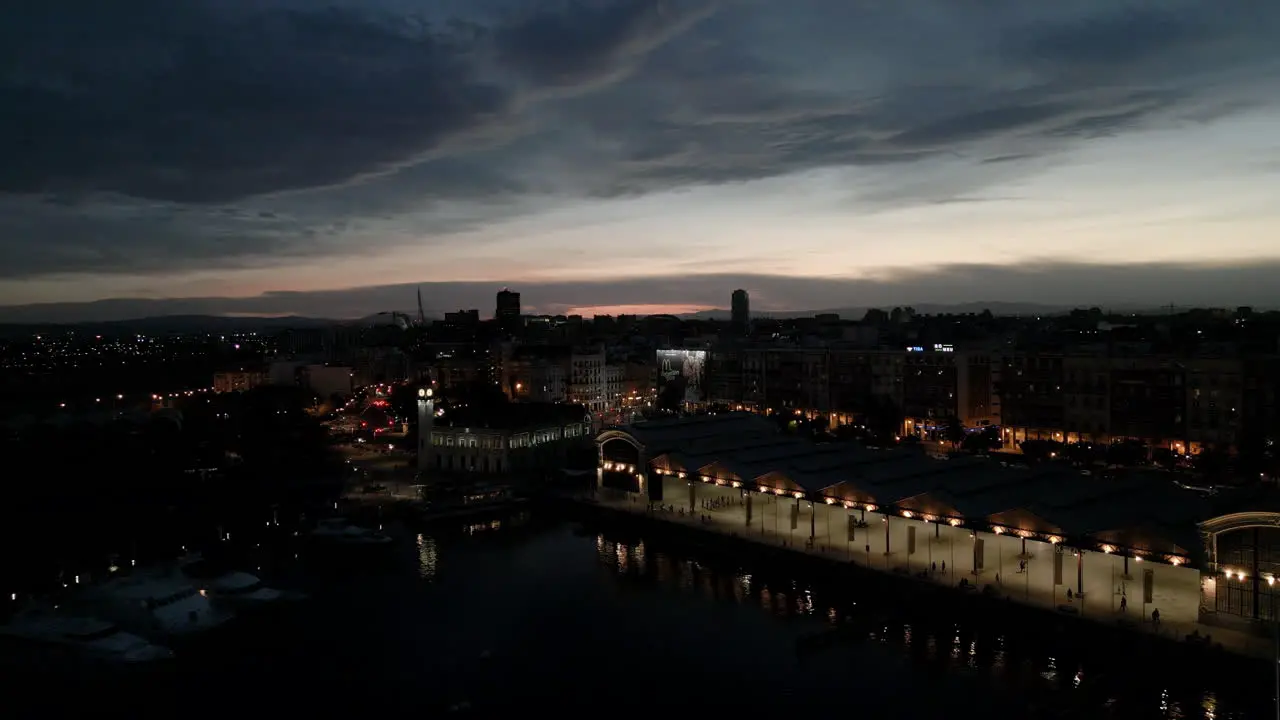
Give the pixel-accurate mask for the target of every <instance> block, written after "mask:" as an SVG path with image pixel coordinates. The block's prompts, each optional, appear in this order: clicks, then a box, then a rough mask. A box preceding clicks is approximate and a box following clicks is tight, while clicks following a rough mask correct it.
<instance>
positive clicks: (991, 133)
mask: <svg viewBox="0 0 1280 720" xmlns="http://www.w3.org/2000/svg"><path fill="white" fill-rule="evenodd" d="M334 2H336V3H337V4H336V5H332V6H331V5H330V4H326V3H310V2H304V1H302V0H259V1H256V2H249V1H248V0H186V1H184V2H176V1H161V0H134V1H133V2H127V3H110V2H93V1H90V0H51V1H49V2H36V3H18V4H16V5H15V6H14V8H13V9H11V10H8V11H7V12H6V15H5V21H4V22H3V23H0V153H2V154H3V157H4V158H5V161H4V162H3V163H0V203H2V204H3V208H4V209H5V210H6V212H4V213H3V214H0V276H4V277H10V278H13V277H25V276H33V275H40V274H48V273H56V272H73V271H98V272H123V271H131V272H155V271H161V270H164V269H184V268H190V267H194V266H200V267H236V266H239V265H242V264H245V263H257V262H261V261H262V260H263V259H264V258H267V259H270V258H291V257H295V256H298V255H302V254H305V253H308V252H309V253H312V254H338V253H343V252H348V253H349V252H354V251H358V250H359V249H361V247H362V244H364V243H368V242H375V240H371V239H370V238H371V237H372V236H373V234H372V233H369V232H362V230H363V229H365V228H367V227H368V226H369V225H371V224H373V225H378V224H380V223H381V224H389V223H395V222H399V223H401V227H399V228H398V229H397V231H396V232H387V233H383V235H384V236H387V237H398V238H430V237H431V236H432V235H433V234H435V233H439V232H441V231H442V230H448V229H454V228H457V227H466V226H469V225H473V224H481V223H483V222H484V221H485V220H486V219H487V218H493V217H499V216H502V215H504V214H511V213H516V212H522V211H525V210H527V209H528V207H529V206H530V205H531V204H532V203H534V202H535V201H534V200H530V198H535V199H536V198H544V197H548V196H554V197H556V198H561V199H563V198H565V197H570V198H580V197H600V196H616V195H622V194H632V193H647V192H653V191H657V190H667V189H670V188H672V187H677V186H682V185H695V184H706V183H729V182H737V181H744V180H753V179H759V178H767V177H773V176H778V175H783V174H787V173H794V172H799V171H806V170H811V169H816V168H827V167H844V166H855V167H856V166H866V167H874V168H876V169H877V170H882V171H884V172H889V171H890V170H891V169H892V168H894V167H895V166H897V167H901V168H902V169H903V172H904V173H917V174H918V173H920V172H921V171H919V170H918V169H917V165H916V164H917V163H924V162H929V161H930V160H937V159H940V158H945V159H948V161H950V160H954V159H956V158H960V159H964V160H966V161H968V162H970V163H971V165H972V166H973V168H974V170H973V172H972V173H970V174H964V173H953V174H951V175H949V176H948V178H947V180H946V181H945V182H943V181H941V180H938V181H932V182H913V183H897V184H895V183H892V182H886V184H885V186H884V188H882V189H881V190H880V191H879V192H874V191H869V192H867V193H865V194H863V195H862V196H860V197H861V202H863V203H864V204H868V205H877V204H884V203H885V202H890V201H891V202H892V203H894V204H908V203H912V202H920V203H930V202H947V201H951V200H952V199H953V198H956V197H966V196H968V195H969V194H971V193H973V192H974V191H976V190H981V189H982V185H983V184H984V183H993V182H996V181H1007V180H1008V179H1009V178H1010V177H1011V176H1012V175H1013V174H1014V173H1016V172H1032V171H1034V170H1035V169H1036V168H1039V167H1042V166H1043V163H1039V162H1037V160H1039V159H1041V158H1043V157H1045V156H1047V155H1052V154H1054V153H1057V152H1060V151H1062V150H1064V149H1069V148H1071V147H1073V145H1074V144H1076V143H1079V142H1082V141H1085V140H1087V139H1089V138H1092V137H1097V136H1101V135H1114V134H1119V133H1123V132H1127V131H1130V130H1133V129H1134V128H1139V127H1142V126H1144V125H1147V124H1153V123H1156V122H1160V121H1162V120H1165V119H1168V120H1169V121H1171V122H1172V121H1182V120H1184V119H1188V118H1189V119H1198V120H1200V121H1205V122H1207V121H1209V120H1211V119H1216V118H1219V117H1222V116H1223V115H1226V114H1229V113H1233V112H1238V111H1240V110H1241V109H1244V108H1248V107H1250V104H1251V103H1254V102H1257V101H1258V100H1257V98H1261V97H1266V92H1267V90H1268V89H1273V86H1274V85H1275V82H1274V77H1275V76H1274V74H1268V73H1267V72H1266V67H1265V63H1266V62H1268V61H1274V60H1275V59H1276V51H1275V46H1274V37H1275V35H1276V33H1277V30H1280V4H1278V3H1274V2H1262V1H1260V0H1258V1H1250V0H1242V1H1241V2H1237V3H1230V4H1225V5H1224V4H1222V3H1214V2H1211V0H1168V2H1162V3H1151V2H1147V1H1146V0H1077V1H1076V2H1072V3H1042V2H1033V3H1028V2H1025V1H1024V0H984V1H983V2H966V3H957V2H954V0H899V2H849V3H841V2H824V1H822V0H797V1H796V2H791V3H779V2H776V1H775V0H679V1H677V0H554V1H552V0H470V1H468V2H449V3H446V2H444V0H367V1H366V2H349V1H347V0H341V1H339V0H334ZM424 17H425V18H428V19H425V20H424V19H423V18H424ZM994 159H1000V160H1001V161H1002V162H999V163H998V164H999V165H1001V166H1005V168H1004V169H1002V170H1001V171H1000V172H999V173H996V172H994V171H990V170H983V169H982V168H983V167H988V168H990V167H991V166H993V165H995V164H997V163H994V162H993V160H994ZM984 160H985V161H986V164H985V165H984V164H983V163H984ZM6 193H7V194H8V196H7V197H6V196H5V194H6ZM891 195H892V196H893V197H890V196H891ZM458 205H465V207H464V208H463V209H461V210H460V209H458V208H457V207H455V206H458ZM379 227H380V225H379ZM387 242H389V241H387Z"/></svg>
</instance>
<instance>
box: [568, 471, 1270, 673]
mask: <svg viewBox="0 0 1280 720" xmlns="http://www.w3.org/2000/svg"><path fill="white" fill-rule="evenodd" d="M575 499H577V500H580V501H585V502H589V503H593V504H597V505H600V506H603V507H607V508H611V509H614V510H618V511H622V512H627V513H631V514H634V515H639V516H645V517H649V518H651V519H653V520H656V521H662V522H669V523H675V524H680V525H684V526H688V527H693V528H697V529H700V530H704V531H707V532H715V533H719V534H721V535H725V536H729V537H735V538H740V539H742V540H747V541H750V542H754V543H759V544H764V545H770V546H773V547H779V548H785V549H787V550H790V551H794V552H803V553H807V554H810V555H814V556H818V557H823V558H826V559H828V560H832V561H836V562H847V563H850V564H853V565H857V566H863V567H867V568H870V569H873V570H876V571H879V572H887V573H896V574H900V575H911V576H914V577H917V578H920V579H922V580H927V581H930V582H934V583H937V584H939V585H945V586H949V587H957V586H959V585H960V583H961V581H962V580H963V581H965V582H966V583H967V584H968V585H971V586H973V587H974V590H972V591H971V592H983V591H984V589H985V588H986V587H988V586H991V587H992V588H993V589H990V590H985V592H987V593H996V594H997V596H998V597H1002V598H1008V599H1010V600H1013V601H1015V602H1019V603H1022V604H1025V605H1030V606H1033V607H1038V608H1041V609H1043V610H1046V611H1050V612H1062V613H1069V614H1072V615H1078V616H1082V617H1084V618H1086V619H1089V620H1093V621H1095V622H1102V623H1114V624H1117V625H1122V626H1124V627H1126V628H1127V629H1131V630H1134V631H1139V632H1147V633H1152V634H1156V635H1160V636H1163V637H1166V638H1169V639H1172V640H1179V641H1181V640H1184V639H1185V638H1186V637H1187V636H1188V635H1191V634H1193V633H1198V634H1199V635H1200V636H1201V637H1204V636H1210V637H1211V638H1212V642H1213V644H1214V645H1221V646H1222V648H1223V649H1225V650H1228V651H1230V652H1233V653H1237V654H1241V655H1248V656H1252V657H1258V658H1267V659H1271V658H1273V656H1274V648H1273V644H1272V641H1271V640H1270V639H1268V638H1263V637H1258V636H1256V635H1252V634H1250V633H1248V632H1244V631H1240V630H1234V629H1230V628H1224V627H1219V626H1210V625H1206V624H1204V623H1201V622H1199V621H1198V620H1197V619H1195V618H1196V615H1195V612H1196V611H1195V609H1194V608H1181V607H1179V608H1174V607H1172V606H1166V607H1167V609H1166V610H1162V612H1161V614H1162V616H1163V617H1162V618H1161V622H1159V623H1154V622H1152V621H1151V618H1150V617H1149V616H1145V617H1144V615H1146V613H1144V608H1143V607H1142V605H1141V600H1140V598H1141V594H1142V588H1141V578H1140V577H1139V578H1137V579H1136V580H1135V579H1127V580H1126V579H1124V578H1123V577H1122V576H1120V575H1114V574H1113V576H1112V582H1110V583H1108V584H1107V585H1106V587H1108V592H1105V593H1089V594H1088V597H1078V596H1074V597H1073V598H1072V599H1071V600H1070V601H1068V600H1067V598H1066V597H1065V594H1064V593H1065V586H1058V587H1053V586H1052V585H1050V586H1049V587H1047V588H1046V587H1045V583H1044V582H1042V581H1041V579H1040V578H1033V577H1032V575H1033V574H1036V573H1039V574H1043V573H1044V572H1046V571H1047V572H1049V573H1050V574H1051V572H1052V571H1051V570H1050V569H1049V567H1048V566H1047V565H1046V564H1045V563H1044V562H1043V561H1042V562H1039V563H1036V562H1034V561H1032V562H1027V563H1025V564H1024V563H1022V562H1021V560H1020V557H1021V556H1020V555H1019V554H1018V553H1016V552H1014V551H1011V552H1009V553H1008V556H1007V557H1001V558H1000V559H999V560H998V561H997V564H996V567H995V569H994V571H993V572H984V573H982V574H981V575H980V576H977V577H975V576H974V575H973V574H972V573H970V572H968V571H967V568H968V567H969V566H970V564H971V559H970V557H969V555H967V554H966V553H970V552H971V549H970V548H969V547H967V546H966V545H965V544H964V543H962V542H960V541H957V539H956V538H954V537H950V536H951V535H957V534H958V533H960V532H963V533H964V534H965V536H966V537H968V531H963V530H961V529H958V528H950V527H944V528H941V529H939V530H938V531H937V534H936V535H932V536H929V535H928V534H927V533H920V534H919V536H918V537H917V546H916V552H915V553H914V554H912V555H906V554H905V552H903V551H902V550H901V549H899V550H898V551H897V552H894V553H889V552H886V550H887V548H886V544H885V543H886V541H885V539H884V531H883V530H882V528H883V525H881V524H880V523H881V520H880V518H879V517H872V516H871V515H868V516H867V524H866V526H864V527H860V528H857V529H854V530H853V533H852V538H850V537H849V532H848V531H847V530H845V528H843V527H832V523H831V520H830V517H831V514H830V513H828V514H827V517H826V519H825V521H824V518H823V517H822V515H823V513H818V514H817V517H811V513H813V512H814V511H813V510H808V511H807V512H803V513H800V515H801V517H799V518H797V520H798V522H797V527H796V528H795V529H792V528H791V511H790V510H789V508H788V506H787V504H786V503H779V502H768V501H767V500H768V499H767V498H766V499H765V501H763V502H756V503H754V507H753V512H752V515H753V520H752V522H751V523H750V524H749V525H748V523H747V513H746V507H745V505H744V504H742V503H740V502H738V501H737V499H736V498H734V497H733V496H732V495H731V494H730V493H727V492H726V493H724V494H723V495H722V496H720V497H716V496H715V495H712V496H711V497H708V498H706V499H707V500H708V501H709V504H708V505H706V506H702V507H700V508H698V509H697V510H696V511H695V512H689V510H688V507H687V503H685V507H683V508H678V507H676V506H674V505H671V504H670V501H668V504H667V505H666V506H665V507H654V506H650V504H649V503H648V501H647V499H645V498H644V497H643V496H641V495H638V494H634V493H625V492H621V491H617V490H610V489H607V488H603V489H601V490H600V491H599V492H598V493H597V494H595V495H594V496H592V495H586V496H580V497H577V498H575ZM700 502H701V501H700ZM836 524H837V525H842V524H843V522H837V523H836ZM811 530H812V533H813V538H812V540H810V532H811ZM945 531H952V532H950V533H947V532H945ZM1008 539H1009V540H1013V538H1008ZM903 545H905V542H903V543H901V544H899V545H897V546H896V547H898V548H901V547H902V546H903ZM1033 568H1036V570H1035V572H1034V573H1033ZM1095 571H1096V569H1095ZM1067 572H1068V573H1070V574H1072V575H1074V572H1075V571H1074V570H1073V569H1072V570H1067ZM1131 572H1132V571H1131ZM997 577H998V578H999V581H998V582H997V580H996V578H997ZM1050 582H1051V581H1050ZM1097 585H1101V582H1099V583H1097ZM1097 585H1095V586H1097ZM1126 586H1127V587H1126ZM1121 588H1123V589H1125V590H1126V591H1127V596H1128V598H1129V599H1128V606H1127V608H1125V609H1124V610H1122V609H1121V607H1120V602H1119V597H1120V595H1119V592H1118V590H1119V589H1121ZM957 592H959V590H957ZM1179 594H1182V593H1179ZM1196 594H1197V596H1198V589H1197V593H1196ZM1171 616H1172V617H1171Z"/></svg>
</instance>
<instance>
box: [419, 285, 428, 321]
mask: <svg viewBox="0 0 1280 720" xmlns="http://www.w3.org/2000/svg"><path fill="white" fill-rule="evenodd" d="M426 324H427V313H426V312H424V311H423V309H422V288H418V325H426Z"/></svg>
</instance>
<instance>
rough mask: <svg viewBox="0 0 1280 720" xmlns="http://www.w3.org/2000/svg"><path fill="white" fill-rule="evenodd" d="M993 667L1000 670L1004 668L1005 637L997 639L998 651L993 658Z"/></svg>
mask: <svg viewBox="0 0 1280 720" xmlns="http://www.w3.org/2000/svg"><path fill="white" fill-rule="evenodd" d="M991 667H993V668H996V669H999V668H1002V667H1004V636H1003V635H1001V636H1000V637H998V638H996V651H995V653H994V654H993V655H992V656H991Z"/></svg>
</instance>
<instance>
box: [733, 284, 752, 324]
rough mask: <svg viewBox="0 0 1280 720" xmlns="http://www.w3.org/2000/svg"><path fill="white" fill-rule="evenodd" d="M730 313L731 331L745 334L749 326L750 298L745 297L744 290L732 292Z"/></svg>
mask: <svg viewBox="0 0 1280 720" xmlns="http://www.w3.org/2000/svg"><path fill="white" fill-rule="evenodd" d="M730 312H731V317H732V318H733V329H734V330H737V331H738V332H741V333H745V332H746V331H747V328H748V327H749V326H750V325H751V298H749V297H748V296H747V291H746V290H734V291H733V299H732V302H731V304H730Z"/></svg>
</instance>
